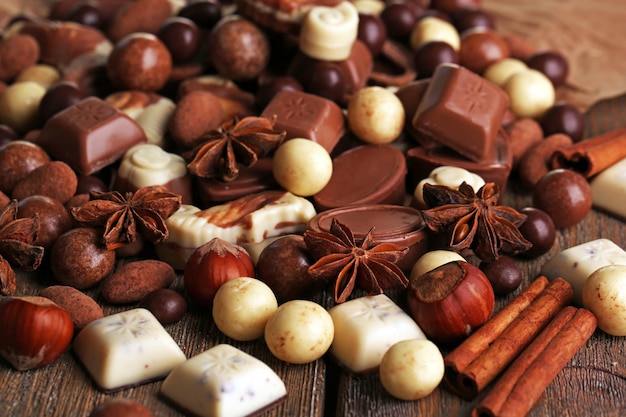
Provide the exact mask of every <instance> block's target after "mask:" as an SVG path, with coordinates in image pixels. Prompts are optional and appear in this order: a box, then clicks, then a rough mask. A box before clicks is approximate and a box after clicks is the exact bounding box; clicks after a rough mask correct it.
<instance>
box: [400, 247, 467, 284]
mask: <svg viewBox="0 0 626 417" xmlns="http://www.w3.org/2000/svg"><path fill="white" fill-rule="evenodd" d="M453 261H463V262H466V260H465V258H464V257H462V256H461V255H459V254H458V253H457V252H454V251H451V250H441V249H440V250H431V251H428V252H426V253H425V254H423V255H422V256H420V258H419V259H418V260H417V261H416V262H415V263H414V264H413V268H411V275H410V277H411V278H417V277H419V276H421V275H424V274H425V273H426V272H429V271H432V270H433V269H435V268H438V267H440V266H441V265H444V264H447V263H448V262H453Z"/></svg>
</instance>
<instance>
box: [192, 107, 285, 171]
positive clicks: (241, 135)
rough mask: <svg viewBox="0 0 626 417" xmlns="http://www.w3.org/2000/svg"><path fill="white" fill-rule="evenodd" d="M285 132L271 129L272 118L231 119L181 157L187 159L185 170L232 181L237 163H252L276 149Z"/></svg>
mask: <svg viewBox="0 0 626 417" xmlns="http://www.w3.org/2000/svg"><path fill="white" fill-rule="evenodd" d="M285 135H286V132H285V131H282V132H278V131H276V130H274V120H270V119H268V118H265V117H254V116H249V117H245V118H243V119H241V120H238V119H232V120H229V121H227V122H225V123H223V124H222V125H221V126H220V127H219V128H218V129H216V130H212V131H210V132H208V133H205V134H204V135H203V136H202V138H201V140H202V143H201V144H200V145H198V146H196V147H195V148H194V149H193V150H192V151H191V152H190V153H186V154H185V155H184V156H185V158H187V160H191V162H189V163H188V164H187V169H188V170H189V172H191V173H192V174H193V175H195V176H197V177H201V178H219V179H221V180H222V181H232V180H234V179H235V178H237V175H239V168H238V167H237V165H238V164H241V165H244V166H246V167H249V166H252V165H254V164H255V163H256V161H257V160H258V159H259V158H261V157H264V156H266V155H268V154H269V153H270V152H272V151H273V150H274V149H276V148H277V147H278V146H279V145H280V144H281V143H282V142H283V140H284V139H285Z"/></svg>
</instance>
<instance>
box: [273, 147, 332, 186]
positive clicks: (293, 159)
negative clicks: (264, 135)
mask: <svg viewBox="0 0 626 417" xmlns="http://www.w3.org/2000/svg"><path fill="white" fill-rule="evenodd" d="M272 172H273V174H274V179H276V182H278V184H279V185H280V186H281V187H283V188H284V189H285V190H287V191H289V192H291V193H293V194H295V195H298V196H301V197H308V196H312V195H313V194H316V193H318V192H319V191H321V190H322V188H324V187H325V186H326V184H328V181H330V177H331V175H332V174H333V161H332V159H331V158H330V155H329V154H328V151H327V150H326V149H324V147H323V146H322V145H320V144H319V143H317V142H313V141H312V140H310V139H304V138H294V139H289V140H288V141H286V142H284V143H283V144H282V145H280V146H279V147H278V149H277V150H276V152H275V153H274V159H273V163H272Z"/></svg>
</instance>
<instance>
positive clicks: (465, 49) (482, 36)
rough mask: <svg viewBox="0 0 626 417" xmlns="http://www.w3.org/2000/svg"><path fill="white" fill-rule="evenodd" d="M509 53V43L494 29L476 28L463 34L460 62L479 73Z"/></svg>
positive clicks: (506, 56)
mask: <svg viewBox="0 0 626 417" xmlns="http://www.w3.org/2000/svg"><path fill="white" fill-rule="evenodd" d="M509 55H510V51H509V47H508V45H507V43H506V42H505V41H504V39H502V37H501V36H500V35H499V34H498V33H496V32H495V31H493V30H488V29H474V30H470V31H466V32H465V33H463V35H462V36H461V48H460V50H459V62H460V64H461V65H463V66H464V67H467V68H468V69H470V70H472V71H474V72H476V73H477V74H482V72H483V71H484V70H485V69H486V68H487V67H488V66H489V65H491V64H493V63H494V62H497V61H500V60H502V59H504V58H508V57H509Z"/></svg>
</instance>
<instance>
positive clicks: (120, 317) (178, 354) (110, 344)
mask: <svg viewBox="0 0 626 417" xmlns="http://www.w3.org/2000/svg"><path fill="white" fill-rule="evenodd" d="M73 347H74V352H76V355H77V356H78V358H79V359H80V361H81V362H82V363H83V365H84V366H85V368H87V371H88V372H89V374H90V375H91V377H92V378H93V379H94V381H95V382H96V385H98V387H100V388H101V389H102V390H105V391H112V390H117V389H121V388H125V387H129V386H135V385H139V384H142V383H145V382H149V381H152V380H155V379H159V378H162V377H165V376H166V375H167V374H168V373H169V372H170V371H171V370H172V369H174V367H176V366H177V365H179V364H181V363H182V362H184V361H185V360H186V357H185V354H184V353H183V351H182V350H181V349H180V347H179V346H178V345H177V344H176V342H175V341H174V339H172V337H171V336H170V335H169V333H168V332H167V331H166V330H165V329H164V328H163V326H162V325H161V323H159V321H158V320H157V319H156V318H155V317H154V315H152V313H150V312H149V311H148V310H146V309H143V308H136V309H133V310H128V311H124V312H121V313H117V314H113V315H110V316H106V317H103V318H101V319H99V320H95V321H93V322H91V323H90V324H88V325H87V326H86V327H85V328H83V329H82V330H81V331H80V333H79V334H78V336H76V339H75V340H74V346H73Z"/></svg>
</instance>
